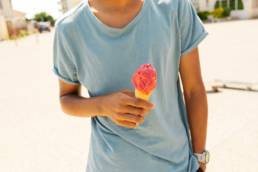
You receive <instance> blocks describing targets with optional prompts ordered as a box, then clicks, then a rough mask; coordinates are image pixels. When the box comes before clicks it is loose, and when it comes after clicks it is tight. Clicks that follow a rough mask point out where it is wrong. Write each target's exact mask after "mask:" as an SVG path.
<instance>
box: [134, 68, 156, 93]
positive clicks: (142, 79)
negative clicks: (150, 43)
mask: <svg viewBox="0 0 258 172" xmlns="http://www.w3.org/2000/svg"><path fill="white" fill-rule="evenodd" d="M131 81H132V84H133V85H134V87H135V88H136V89H137V90H139V91H141V92H143V93H145V94H149V93H150V92H151V91H152V90H153V89H154V88H155V87H156V85H157V72H156V69H155V68H154V67H153V66H152V65H151V64H142V65H141V66H140V67H139V68H138V69H137V70H136V71H135V73H134V74H133V76H132V80H131Z"/></svg>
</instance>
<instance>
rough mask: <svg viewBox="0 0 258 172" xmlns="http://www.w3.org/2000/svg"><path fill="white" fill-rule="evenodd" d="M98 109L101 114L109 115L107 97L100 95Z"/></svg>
mask: <svg viewBox="0 0 258 172" xmlns="http://www.w3.org/2000/svg"><path fill="white" fill-rule="evenodd" d="M96 104H97V111H98V114H99V115H100V116H108V115H107V114H106V112H105V97H104V96H99V97H98V99H97V102H96Z"/></svg>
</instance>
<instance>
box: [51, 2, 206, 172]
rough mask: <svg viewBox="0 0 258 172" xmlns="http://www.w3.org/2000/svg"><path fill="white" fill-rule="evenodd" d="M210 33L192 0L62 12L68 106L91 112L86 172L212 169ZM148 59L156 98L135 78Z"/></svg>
mask: <svg viewBox="0 0 258 172" xmlns="http://www.w3.org/2000/svg"><path fill="white" fill-rule="evenodd" d="M207 34H208V33H207V31H206V30H205V28H204V26H203V24H202V22H201V21H200V19H199V17H198V16H197V14H196V11H195V9H194V7H193V5H192V3H191V1H190V0H108V1H107V0H86V1H83V2H82V3H80V4H79V5H78V6H77V7H76V8H74V9H72V10H71V11H69V12H68V13H66V14H65V15H64V16H63V17H61V18H60V19H58V21H57V24H56V30H55V36H54V52H53V71H54V72H55V74H56V75H57V76H58V78H59V88H60V104H61V109H62V111H63V112H64V113H66V114H68V115H72V116H77V117H89V118H90V119H91V138H90V145H89V154H88V160H87V166H86V167H85V168H86V170H87V172H121V171H123V172H157V171H159V172H196V171H197V170H198V169H199V171H201V170H202V171H205V168H206V163H207V162H208V160H207V159H208V155H209V154H208V151H206V135H207V134H206V131H207V118H208V114H207V113H208V112H207V111H208V110H207V98H206V92H205V88H204V84H203V81H202V75H201V69H200V60H199V53H198V45H199V43H200V42H201V41H202V40H203V39H204V38H205V37H206V36H207ZM145 63H150V64H152V65H153V66H155V68H156V70H157V87H156V89H155V90H154V92H153V94H152V96H151V98H150V100H149V101H146V100H142V99H139V98H136V97H135V95H134V88H133V85H132V84H131V76H132V74H133V73H134V71H135V70H136V69H137V68H138V67H139V66H140V65H141V64H145ZM82 86H83V87H86V88H87V90H88V93H89V97H83V96H82V95H81V91H80V90H81V87H82ZM182 91H183V92H182Z"/></svg>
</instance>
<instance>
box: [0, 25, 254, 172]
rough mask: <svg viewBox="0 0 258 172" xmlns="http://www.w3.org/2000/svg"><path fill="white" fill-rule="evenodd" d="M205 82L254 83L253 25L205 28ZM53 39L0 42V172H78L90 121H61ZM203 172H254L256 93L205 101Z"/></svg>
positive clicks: (44, 36)
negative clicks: (207, 156) (205, 168)
mask: <svg viewBox="0 0 258 172" xmlns="http://www.w3.org/2000/svg"><path fill="white" fill-rule="evenodd" d="M206 28H207V30H208V31H209V33H210V35H209V36H208V37H207V39H206V40H205V41H204V42H203V43H202V44H201V46H200V55H201V65H202V73H203V78H204V81H205V82H206V83H208V82H210V81H213V80H214V79H223V80H234V81H246V82H258V75H257V73H258V68H257V66H258V56H257V54H258V48H257V45H258V37H257V35H258V29H257V28H258V20H249V21H239V22H227V23H218V24H207V25H206ZM52 39H53V34H52V33H51V34H49V33H45V34H42V35H39V37H38V38H36V36H35V35H33V36H30V37H27V38H25V39H22V40H19V41H18V44H17V45H16V44H15V43H14V42H0V78H1V81H2V82H1V86H0V88H1V89H0V126H1V130H0V138H1V139H0V171H1V172H46V171H47V172H84V171H85V167H86V161H87V154H88V144H89V138H90V121H89V119H82V118H74V117H69V116H67V115H64V114H63V113H62V112H61V110H60V108H59V107H60V106H59V104H58V82H57V77H56V76H55V75H54V74H53V73H52V71H51V67H52ZM208 101H209V128H208V142H207V147H208V149H210V151H211V156H212V157H211V163H210V165H209V166H208V172H218V171H221V172H243V171H245V172H257V169H258V163H257V162H258V154H257V152H258V115H257V114H258V106H257V102H258V93H254V92H246V91H233V90H222V92H221V93H217V94H208Z"/></svg>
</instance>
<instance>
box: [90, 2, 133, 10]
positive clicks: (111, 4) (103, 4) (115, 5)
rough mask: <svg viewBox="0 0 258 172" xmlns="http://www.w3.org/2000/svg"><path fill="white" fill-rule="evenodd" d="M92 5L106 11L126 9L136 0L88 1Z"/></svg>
mask: <svg viewBox="0 0 258 172" xmlns="http://www.w3.org/2000/svg"><path fill="white" fill-rule="evenodd" d="M88 1H89V3H91V4H96V5H97V6H101V7H102V8H105V9H123V8H126V7H127V6H128V5H129V4H132V1H136V0H88Z"/></svg>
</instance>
